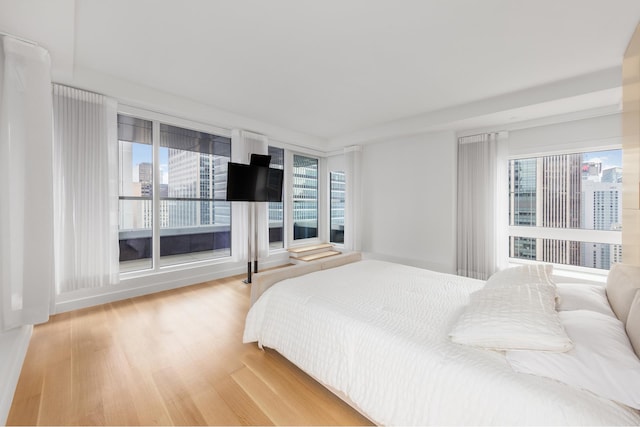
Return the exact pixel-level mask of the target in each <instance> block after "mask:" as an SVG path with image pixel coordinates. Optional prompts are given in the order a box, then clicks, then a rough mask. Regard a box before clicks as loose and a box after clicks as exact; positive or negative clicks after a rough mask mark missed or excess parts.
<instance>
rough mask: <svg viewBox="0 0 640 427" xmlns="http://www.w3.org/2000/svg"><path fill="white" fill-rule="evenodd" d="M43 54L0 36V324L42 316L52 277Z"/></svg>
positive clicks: (47, 68)
mask: <svg viewBox="0 0 640 427" xmlns="http://www.w3.org/2000/svg"><path fill="white" fill-rule="evenodd" d="M50 69H51V65H50V59H49V53H48V52H47V51H46V50H44V49H42V48H40V47H37V46H34V45H31V44H28V43H24V42H21V41H18V40H16V39H14V38H11V37H1V36H0V183H2V185H0V193H2V195H1V196H0V199H1V200H2V201H1V202H0V303H1V306H0V330H7V329H11V328H14V327H17V326H22V325H28V324H36V323H42V322H46V321H47V320H48V319H49V313H50V306H51V293H52V292H51V291H52V289H53V279H54V252H53V221H52V219H51V218H52V212H53V192H52V186H51V181H52V160H51V159H52V153H51V145H52V141H51V126H52V125H51V77H50Z"/></svg>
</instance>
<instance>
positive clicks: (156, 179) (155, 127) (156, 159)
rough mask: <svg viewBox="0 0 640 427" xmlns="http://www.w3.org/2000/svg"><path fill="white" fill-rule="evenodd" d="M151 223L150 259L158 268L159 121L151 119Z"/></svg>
mask: <svg viewBox="0 0 640 427" xmlns="http://www.w3.org/2000/svg"><path fill="white" fill-rule="evenodd" d="M151 134H152V141H153V216H152V217H153V223H152V230H153V233H152V236H153V237H152V239H151V242H152V248H153V249H152V251H151V254H152V259H153V269H154V270H156V271H157V270H159V269H160V180H161V175H160V123H159V122H158V121H157V120H154V121H153V132H152V133H151Z"/></svg>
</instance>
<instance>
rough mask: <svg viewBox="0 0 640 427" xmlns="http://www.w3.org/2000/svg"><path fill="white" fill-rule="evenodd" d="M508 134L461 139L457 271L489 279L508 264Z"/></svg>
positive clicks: (459, 144)
mask: <svg viewBox="0 0 640 427" xmlns="http://www.w3.org/2000/svg"><path fill="white" fill-rule="evenodd" d="M506 136H507V135H506V133H504V132H501V133H490V134H482V135H474V136H469V137H464V138H460V139H459V140H458V218H457V223H458V230H457V236H458V237H457V239H458V241H457V271H458V274H459V275H461V276H467V277H473V278H476V279H483V280H486V279H488V278H489V276H491V274H493V273H494V272H495V271H496V270H498V269H499V268H501V267H502V266H503V264H504V262H505V261H506V248H507V247H508V242H507V241H506V240H505V239H506V236H505V230H506V227H507V219H506V217H505V216H506V215H508V212H507V206H506V200H507V197H508V195H507V191H508V187H507V182H506V181H505V176H506V170H507V164H506V157H505V141H506Z"/></svg>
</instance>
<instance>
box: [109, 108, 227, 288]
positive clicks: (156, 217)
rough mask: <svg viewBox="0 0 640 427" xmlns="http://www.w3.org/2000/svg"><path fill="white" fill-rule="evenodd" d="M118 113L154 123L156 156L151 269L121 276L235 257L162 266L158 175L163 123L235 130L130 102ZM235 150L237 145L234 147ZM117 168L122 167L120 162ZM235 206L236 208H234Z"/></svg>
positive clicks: (223, 132) (216, 131)
mask: <svg viewBox="0 0 640 427" xmlns="http://www.w3.org/2000/svg"><path fill="white" fill-rule="evenodd" d="M117 113H118V114H120V115H124V116H132V117H136V118H140V119H143V120H148V121H151V123H152V147H153V148H152V156H153V176H154V180H153V184H152V185H153V199H152V203H153V214H152V218H153V219H152V234H151V236H152V238H151V242H152V243H151V244H152V252H151V260H152V261H151V268H147V269H143V270H135V271H127V272H121V273H120V278H121V279H130V278H136V277H142V276H149V275H153V274H157V273H159V272H170V271H179V270H184V269H189V268H193V267H199V266H207V265H216V264H223V263H227V262H229V261H231V260H232V258H233V255H228V256H221V257H217V258H208V259H202V260H189V261H185V262H182V263H177V264H168V265H161V263H160V202H161V200H160V180H159V179H156V177H159V176H160V123H163V124H167V125H171V126H176V127H181V128H186V129H189V130H194V131H199V132H205V133H210V134H215V135H219V136H223V137H228V138H231V130H229V129H224V128H220V127H216V126H211V125H207V124H204V123H200V122H195V121H191V120H187V119H182V118H179V117H174V116H170V115H167V114H163V113H158V112H155V111H149V110H145V109H141V108H138V107H133V106H129V105H126V104H119V105H118V111H117ZM232 149H233V147H232ZM117 167H120V165H118V166H117ZM231 209H233V208H231ZM233 227H234V226H233V222H232V221H231V233H232V234H233Z"/></svg>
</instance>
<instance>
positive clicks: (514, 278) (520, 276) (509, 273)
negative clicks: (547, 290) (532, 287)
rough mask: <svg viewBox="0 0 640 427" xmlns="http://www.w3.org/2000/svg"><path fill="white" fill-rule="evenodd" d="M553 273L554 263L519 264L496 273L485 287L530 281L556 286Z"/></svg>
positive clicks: (521, 283) (515, 284)
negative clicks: (552, 278) (552, 277)
mask: <svg viewBox="0 0 640 427" xmlns="http://www.w3.org/2000/svg"><path fill="white" fill-rule="evenodd" d="M552 273H553V265H551V264H527V265H519V266H517V267H511V268H507V269H504V270H500V271H498V272H496V273H494V274H493V275H492V276H491V277H489V280H487V283H486V284H485V288H504V287H509V286H517V285H525V284H528V283H543V284H546V285H549V286H551V287H555V283H554V282H553V281H552V280H551V274H552Z"/></svg>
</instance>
